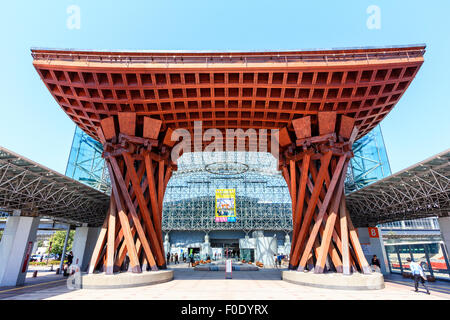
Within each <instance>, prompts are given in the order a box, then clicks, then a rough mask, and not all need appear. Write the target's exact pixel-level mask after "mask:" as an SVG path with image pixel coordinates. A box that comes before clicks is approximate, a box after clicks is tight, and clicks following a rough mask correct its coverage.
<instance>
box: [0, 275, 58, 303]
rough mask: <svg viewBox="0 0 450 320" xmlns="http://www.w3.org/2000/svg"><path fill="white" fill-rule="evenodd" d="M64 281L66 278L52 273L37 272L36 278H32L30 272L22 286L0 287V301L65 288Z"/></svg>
mask: <svg viewBox="0 0 450 320" xmlns="http://www.w3.org/2000/svg"><path fill="white" fill-rule="evenodd" d="M66 281H67V278H65V277H64V276H63V275H60V274H55V272H54V271H52V272H49V271H43V272H38V276H37V277H36V278H33V275H32V272H28V273H27V277H26V279H25V284H24V285H23V286H8V287H0V299H6V298H11V297H15V296H18V295H23V294H33V293H35V292H42V291H44V290H48V289H50V290H51V289H55V288H57V287H59V286H62V285H63V286H65V284H66Z"/></svg>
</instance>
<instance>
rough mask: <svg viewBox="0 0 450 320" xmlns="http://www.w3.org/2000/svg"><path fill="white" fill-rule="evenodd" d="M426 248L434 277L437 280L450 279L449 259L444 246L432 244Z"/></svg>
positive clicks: (426, 245)
mask: <svg viewBox="0 0 450 320" xmlns="http://www.w3.org/2000/svg"><path fill="white" fill-rule="evenodd" d="M424 246H425V249H426V250H427V253H428V259H429V264H430V265H431V268H432V270H433V275H434V276H435V277H436V278H444V279H450V266H449V265H448V257H447V256H446V255H445V252H444V244H442V243H431V244H425V245H424Z"/></svg>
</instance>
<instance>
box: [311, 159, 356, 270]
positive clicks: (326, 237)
mask: <svg viewBox="0 0 450 320" xmlns="http://www.w3.org/2000/svg"><path fill="white" fill-rule="evenodd" d="M342 158H344V161H345V164H344V168H343V170H342V171H341V172H342V173H340V176H341V177H340V179H339V182H338V183H339V184H338V190H337V192H336V193H335V198H334V201H333V204H332V206H331V211H330V213H329V215H328V218H327V221H326V225H325V230H324V232H323V236H322V242H321V244H320V250H319V256H318V258H317V263H316V267H315V269H314V272H315V273H323V270H324V267H325V260H326V258H327V254H328V249H329V247H330V243H331V237H332V234H333V230H334V224H335V223H336V218H337V213H338V210H339V204H340V202H341V196H342V192H343V189H344V180H345V174H346V172H347V164H348V159H346V157H342ZM342 158H341V159H342ZM341 159H339V163H338V164H337V168H339V165H340V162H341ZM336 171H338V170H336ZM335 174H336V172H335ZM333 178H334V176H333ZM332 180H333V179H332ZM330 186H331V184H330Z"/></svg>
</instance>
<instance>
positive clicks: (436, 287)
mask: <svg viewBox="0 0 450 320" xmlns="http://www.w3.org/2000/svg"><path fill="white" fill-rule="evenodd" d="M384 281H385V282H389V283H397V284H402V285H405V286H409V287H411V288H412V289H414V280H413V279H406V278H403V277H402V276H401V275H398V274H390V275H388V276H385V277H384ZM426 284H427V286H428V288H429V289H430V291H431V292H433V291H434V292H440V293H445V294H448V295H450V282H449V281H444V280H437V281H436V282H426ZM421 290H422V291H423V292H425V291H426V290H425V289H424V288H423V285H422V284H421V283H420V284H419V291H421Z"/></svg>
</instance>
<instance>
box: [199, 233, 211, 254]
mask: <svg viewBox="0 0 450 320" xmlns="http://www.w3.org/2000/svg"><path fill="white" fill-rule="evenodd" d="M200 250H201V251H200V257H201V259H203V260H205V259H206V257H207V256H210V257H211V255H212V249H211V243H210V242H209V235H207V234H206V235H205V242H203V244H202V247H201V249H200Z"/></svg>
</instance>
